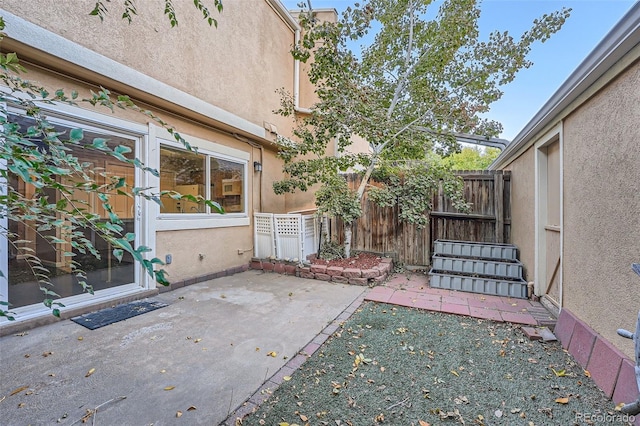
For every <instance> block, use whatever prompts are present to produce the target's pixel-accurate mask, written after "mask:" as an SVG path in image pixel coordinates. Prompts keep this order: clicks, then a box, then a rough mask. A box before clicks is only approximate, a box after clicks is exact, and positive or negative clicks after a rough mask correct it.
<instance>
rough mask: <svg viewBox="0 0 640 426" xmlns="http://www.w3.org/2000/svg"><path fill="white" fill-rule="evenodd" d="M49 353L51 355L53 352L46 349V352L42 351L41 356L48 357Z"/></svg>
mask: <svg viewBox="0 0 640 426" xmlns="http://www.w3.org/2000/svg"><path fill="white" fill-rule="evenodd" d="M49 355H53V352H51V351H48V352H43V353H42V356H43V357H45V358H46V357H48V356H49Z"/></svg>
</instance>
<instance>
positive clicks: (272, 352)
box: [267, 351, 278, 358]
mask: <svg viewBox="0 0 640 426" xmlns="http://www.w3.org/2000/svg"><path fill="white" fill-rule="evenodd" d="M267 356H270V357H273V358H275V357H277V356H278V354H277V353H276V352H274V351H271V352H269V353H267Z"/></svg>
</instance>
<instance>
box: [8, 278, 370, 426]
mask: <svg viewBox="0 0 640 426" xmlns="http://www.w3.org/2000/svg"><path fill="white" fill-rule="evenodd" d="M365 290H366V289H365V288H363V287H357V286H349V285H342V284H333V283H327V282H323V281H317V280H307V279H301V278H296V277H292V276H286V275H279V274H265V273H262V271H260V272H258V271H247V272H243V273H240V274H236V275H233V276H227V277H224V278H219V279H215V280H211V281H207V282H204V283H199V284H194V285H190V286H187V287H184V288H181V289H178V290H175V291H171V292H167V293H163V294H161V295H159V296H156V297H153V298H152V300H160V301H163V302H165V303H168V304H169V306H167V307H164V308H161V309H158V310H155V311H152V312H148V313H145V314H143V315H139V316H137V317H134V318H131V319H128V320H126V321H122V322H118V323H115V324H111V325H108V326H106V327H103V328H99V329H97V330H94V331H91V330H88V329H86V328H84V327H82V326H80V325H78V324H76V323H75V322H72V321H69V320H65V321H61V322H57V323H54V324H50V325H46V326H42V327H38V328H36V329H33V330H30V331H28V332H25V333H18V334H14V335H8V336H5V337H2V338H0V424H2V425H7V426H13V425H27V424H30V425H55V424H61V425H71V424H76V425H80V424H83V423H82V418H83V416H85V415H87V414H90V413H91V411H88V410H95V408H96V407H99V408H98V410H97V413H96V414H93V415H90V416H89V417H88V418H87V419H88V420H87V422H86V424H95V425H119V426H120V425H123V426H124V425H136V426H140V425H150V424H153V425H155V426H158V425H170V424H188V425H198V424H202V425H217V424H219V423H220V422H222V421H224V420H225V419H226V418H227V417H228V416H229V414H230V413H231V412H232V411H234V410H235V409H236V407H238V406H239V405H241V404H242V403H243V402H244V401H245V400H246V399H247V398H249V397H250V396H251V395H253V394H254V392H255V390H256V389H258V388H259V387H260V386H261V385H262V384H263V383H264V382H265V380H268V379H269V378H271V377H272V376H273V375H274V374H275V373H277V372H282V373H284V372H286V371H289V370H286V369H285V370H281V368H282V367H283V366H285V364H286V363H287V362H288V361H291V360H295V362H300V363H301V362H302V361H304V360H305V359H306V357H304V356H302V355H298V353H299V352H300V350H301V349H303V350H304V348H305V347H306V348H307V349H308V350H309V351H312V350H313V348H316V347H318V346H319V343H318V342H319V340H317V339H318V336H319V335H320V336H322V333H323V331H324V332H325V335H327V336H328V334H326V333H329V334H330V333H332V332H333V331H331V330H332V328H331V327H335V328H333V330H335V329H336V328H337V327H338V326H337V325H336V322H334V320H336V318H337V317H340V315H343V316H344V315H349V314H345V313H344V312H345V310H347V312H353V311H355V309H356V307H357V306H358V305H359V304H360V303H361V302H362V298H363V293H364V292H365ZM342 318H343V317H340V318H339V319H338V321H342V320H343V319H342ZM328 325H329V326H330V328H326V327H327V326H328ZM90 372H91V374H89V373H90ZM179 412H181V413H182V414H181V415H180V414H179ZM178 416H179V417H178ZM94 418H95V420H94ZM94 421H95V423H94Z"/></svg>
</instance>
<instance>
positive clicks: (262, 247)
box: [253, 213, 276, 259]
mask: <svg viewBox="0 0 640 426" xmlns="http://www.w3.org/2000/svg"><path fill="white" fill-rule="evenodd" d="M253 224H254V226H253V228H254V237H253V239H254V245H253V246H254V250H253V253H254V256H255V257H258V258H261V259H266V258H268V257H271V256H275V255H276V246H275V232H274V228H273V214H272V213H255V214H254V215H253Z"/></svg>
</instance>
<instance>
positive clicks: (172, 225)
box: [149, 125, 251, 231]
mask: <svg viewBox="0 0 640 426" xmlns="http://www.w3.org/2000/svg"><path fill="white" fill-rule="evenodd" d="M149 128H150V129H149V130H150V131H149V134H150V139H151V140H152V141H154V143H153V146H152V147H151V149H150V158H149V161H150V163H149V166H150V167H153V168H155V169H156V170H158V172H161V170H160V147H161V146H166V147H170V148H177V149H182V150H185V151H186V149H185V147H184V146H183V145H182V144H180V143H179V142H177V141H176V140H175V138H174V137H173V136H172V135H171V134H170V133H169V132H168V131H167V130H166V129H164V128H162V127H158V126H154V125H150V126H149ZM181 136H182V137H183V138H184V139H185V140H186V141H187V142H188V143H189V144H190V145H191V146H192V147H195V148H197V150H198V153H199V154H204V155H206V156H207V159H206V164H207V166H206V167H207V170H208V171H209V173H207V177H208V178H210V176H209V174H210V170H209V169H210V157H214V158H218V159H221V160H226V161H231V162H234V163H238V164H242V166H243V167H244V170H243V177H242V197H243V206H244V211H242V212H238V213H224V214H219V213H213V212H211V213H160V206H159V205H157V204H155V203H154V205H153V206H151V217H154V218H155V221H154V225H155V230H156V231H177V230H187V229H206V228H225V227H234V226H249V225H250V219H249V213H248V211H249V203H248V202H249V196H248V192H249V191H248V182H249V160H250V157H251V155H250V153H249V152H246V151H242V150H239V149H235V148H231V147H228V146H225V145H221V144H218V143H215V142H212V141H209V140H205V139H201V138H198V137H194V136H189V135H185V134H182V133H181ZM149 186H150V187H152V188H154V190H156V189H157V190H158V191H159V188H160V178H159V177H158V176H151V177H150V182H149ZM205 188H206V191H207V194H206V195H207V196H208V197H210V194H209V192H210V188H209V185H205ZM209 199H210V198H209Z"/></svg>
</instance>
